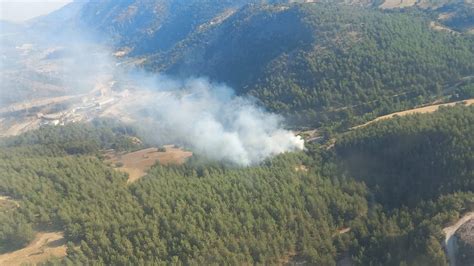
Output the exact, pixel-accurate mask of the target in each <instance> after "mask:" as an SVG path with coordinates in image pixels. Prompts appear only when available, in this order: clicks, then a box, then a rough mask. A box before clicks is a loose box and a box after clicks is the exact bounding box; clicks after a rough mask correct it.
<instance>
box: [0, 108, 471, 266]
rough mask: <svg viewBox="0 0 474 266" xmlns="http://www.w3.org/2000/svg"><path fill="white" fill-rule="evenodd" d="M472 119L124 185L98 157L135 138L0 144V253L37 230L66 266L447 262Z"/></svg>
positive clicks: (196, 160)
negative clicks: (58, 248)
mask: <svg viewBox="0 0 474 266" xmlns="http://www.w3.org/2000/svg"><path fill="white" fill-rule="evenodd" d="M473 117H474V107H464V106H456V107H452V108H445V109H442V110H441V111H438V112H436V113H433V114H425V115H415V116H408V117H401V118H395V119H392V120H388V121H381V122H377V123H374V124H371V125H369V126H367V127H365V128H360V129H357V130H354V131H352V132H349V133H346V134H343V135H342V136H341V137H338V139H337V142H336V146H335V148H334V149H330V150H326V149H325V148H323V146H320V145H319V144H311V145H309V146H308V150H307V151H306V152H299V153H290V154H284V155H280V156H277V157H275V158H273V159H269V160H267V161H265V162H264V163H262V164H260V165H257V166H253V167H248V168H236V167H229V166H226V165H222V164H220V163H215V162H210V161H208V160H206V159H205V158H202V157H200V156H198V155H197V156H195V157H193V159H191V160H190V161H188V162H187V163H186V164H184V165H182V166H160V165H156V166H155V167H153V168H152V169H151V170H150V172H149V173H148V175H147V176H145V177H144V178H142V179H141V180H140V181H137V182H136V183H133V184H130V185H127V183H126V180H127V178H126V176H124V174H121V173H119V172H116V171H115V170H114V169H112V168H110V167H109V166H107V165H106V164H105V163H104V162H103V161H102V155H101V152H100V150H102V149H108V148H111V147H114V148H115V149H119V150H120V149H122V150H133V149H136V148H139V147H138V146H136V144H133V143H132V142H131V141H129V140H130V139H131V138H130V137H131V136H136V131H135V130H133V128H130V127H128V126H124V125H120V124H117V123H113V122H112V121H103V120H99V121H95V122H94V123H93V124H90V125H87V124H86V125H80V124H78V125H70V126H65V127H45V128H42V129H40V130H38V131H33V132H30V133H27V134H24V135H21V136H19V137H15V138H11V139H4V140H3V141H2V146H1V148H0V153H1V154H0V167H1V169H2V173H3V175H2V178H0V195H2V196H10V197H11V198H12V199H13V200H15V201H16V202H18V203H19V207H18V208H13V209H11V208H10V209H9V211H8V212H0V219H1V226H0V248H1V252H6V251H8V250H14V249H17V248H21V247H22V246H24V245H26V244H27V243H28V242H29V241H31V239H32V237H33V234H34V232H35V231H36V230H45V229H47V230H61V231H64V233H65V238H66V240H67V241H68V255H67V257H66V258H64V259H63V260H58V261H56V262H60V261H61V262H62V263H65V262H72V263H76V264H77V263H80V264H87V263H93V262H94V263H104V264H114V265H125V264H128V263H132V264H142V263H145V262H148V263H150V262H153V263H184V264H194V263H197V264H209V263H211V264H212V263H216V264H242V263H247V264H260V263H262V264H277V263H285V262H299V263H308V264H317V265H335V263H336V261H338V260H339V259H340V258H342V257H344V256H345V257H347V256H349V258H351V260H352V261H353V262H354V263H356V264H357V265H369V264H372V265H399V264H400V263H406V264H407V265H445V264H446V257H445V255H444V252H443V249H442V246H441V242H442V239H443V237H442V235H441V228H442V227H443V226H444V225H445V224H446V223H449V222H450V221H453V220H454V219H456V218H457V217H458V216H459V215H460V214H461V213H463V212H466V211H468V210H470V208H471V207H472V206H473V203H474V195H473V194H472V192H471V191H472V190H471V189H472V188H471V186H472V184H471V182H470V180H471V179H472V173H473V171H472V166H473V165H474V164H473V157H472V155H473V153H472V147H473V145H472V143H471V142H472V139H474V138H473V137H472V132H473V131H472V128H471V127H472V122H473V121H472V119H473ZM395 148H396V149H395ZM366 184H367V186H366ZM0 210H1V209H0Z"/></svg>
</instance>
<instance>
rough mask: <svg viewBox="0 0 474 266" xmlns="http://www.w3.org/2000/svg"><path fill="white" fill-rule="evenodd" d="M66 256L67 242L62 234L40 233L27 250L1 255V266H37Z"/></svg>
mask: <svg viewBox="0 0 474 266" xmlns="http://www.w3.org/2000/svg"><path fill="white" fill-rule="evenodd" d="M65 256H66V240H65V239H64V236H63V233H62V232H38V233H37V234H36V237H35V239H34V240H33V241H32V242H31V243H30V244H29V245H28V246H26V247H25V248H22V249H19V250H16V251H13V252H9V253H5V254H2V255H0V265H11V266H15V265H25V264H27V265H30V264H31V265H36V264H38V263H40V262H45V261H47V260H48V259H51V258H62V257H65Z"/></svg>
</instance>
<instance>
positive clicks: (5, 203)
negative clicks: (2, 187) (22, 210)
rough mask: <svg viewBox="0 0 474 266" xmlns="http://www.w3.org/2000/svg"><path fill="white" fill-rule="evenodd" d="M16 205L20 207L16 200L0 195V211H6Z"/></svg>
mask: <svg viewBox="0 0 474 266" xmlns="http://www.w3.org/2000/svg"><path fill="white" fill-rule="evenodd" d="M18 207H20V204H19V203H18V202H17V201H15V200H12V199H11V198H10V197H6V196H0V212H8V211H10V210H12V209H15V208H18Z"/></svg>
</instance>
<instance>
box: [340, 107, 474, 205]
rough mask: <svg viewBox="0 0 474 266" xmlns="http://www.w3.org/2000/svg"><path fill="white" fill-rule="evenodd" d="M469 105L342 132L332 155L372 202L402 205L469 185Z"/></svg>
mask: <svg viewBox="0 0 474 266" xmlns="http://www.w3.org/2000/svg"><path fill="white" fill-rule="evenodd" d="M473 147H474V106H468V107H465V106H462V105H460V106H456V107H452V108H442V109H441V110H439V111H438V112H436V113H432V114H417V115H410V116H406V117H395V118H393V119H390V120H386V121H381V122H379V123H375V124H374V125H371V126H368V127H365V128H361V129H358V130H354V131H352V132H350V133H348V134H344V135H343V136H342V137H341V139H340V140H339V141H338V142H337V143H336V147H335V148H336V151H337V154H338V155H339V156H340V157H342V160H343V162H344V165H345V166H346V167H347V168H348V169H349V171H350V172H351V173H352V175H353V176H355V177H356V178H359V179H360V180H363V181H364V182H366V183H367V184H368V185H369V186H370V187H372V188H373V192H374V193H375V195H376V197H377V201H379V202H382V203H384V204H386V205H388V206H401V205H408V206H410V205H411V204H414V203H417V202H418V201H420V200H423V199H425V200H429V199H434V198H436V197H438V196H439V195H440V194H446V193H453V192H456V191H472V190H473V189H474V152H473V150H472V149H473Z"/></svg>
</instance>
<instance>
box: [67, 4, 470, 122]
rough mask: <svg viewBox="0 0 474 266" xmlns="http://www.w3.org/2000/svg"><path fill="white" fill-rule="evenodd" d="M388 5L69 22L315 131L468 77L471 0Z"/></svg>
mask: <svg viewBox="0 0 474 266" xmlns="http://www.w3.org/2000/svg"><path fill="white" fill-rule="evenodd" d="M300 2H310V1H300ZM321 2H324V1H321ZM388 2H390V1H386V3H381V1H370V2H369V1H367V2H364V1H350V2H347V1H340V3H339V4H337V5H335V4H334V3H332V4H323V3H303V4H300V5H298V4H296V5H288V4H287V1H187V2H186V4H183V3H182V2H180V1H159V2H156V1H119V2H116V1H100V2H97V1H94V2H90V3H86V4H85V5H84V7H83V8H81V9H80V11H79V12H78V14H76V16H77V18H78V20H79V21H80V22H81V23H84V24H85V25H87V27H89V28H91V29H94V30H96V31H98V32H99V33H100V34H102V35H103V36H106V40H107V41H108V42H111V43H112V44H113V45H114V46H115V47H116V51H118V55H120V56H123V55H127V56H128V57H129V58H139V59H140V60H139V61H138V62H140V64H142V65H144V67H145V68H146V69H148V70H151V71H153V72H160V73H166V74H169V75H172V76H178V77H180V78H186V77H189V76H205V77H209V78H210V79H211V80H214V81H217V82H223V83H226V84H228V85H230V86H231V87H233V88H234V89H235V91H236V92H237V93H238V94H247V95H252V96H254V97H256V98H257V99H258V100H259V101H260V102H262V103H263V104H264V105H265V106H266V107H267V108H269V109H270V110H271V111H275V112H279V113H282V114H284V115H285V116H287V117H288V118H290V119H289V120H291V121H292V124H293V125H302V124H305V125H307V124H312V125H317V126H320V125H322V124H324V123H327V122H328V121H330V120H333V119H334V118H337V119H345V118H348V117H349V118H350V119H349V120H353V119H352V117H353V116H363V115H365V114H367V117H368V118H373V117H374V116H376V115H380V114H386V113H388V112H392V111H398V110H402V109H403V108H407V107H413V106H417V105H421V104H426V103H429V102H432V101H435V100H439V99H441V98H446V97H447V98H449V97H451V96H452V95H453V93H452V90H451V89H450V88H451V87H452V85H453V84H457V83H459V82H460V81H461V80H462V79H463V78H465V77H469V76H471V75H472V73H473V72H474V71H473V69H474V67H473V63H472V62H473V61H474V51H473V47H474V45H473V37H472V35H471V34H469V31H470V30H471V28H472V26H473V21H472V12H471V11H472V10H473V9H472V8H473V4H472V2H470V1H419V2H416V1H413V2H410V3H412V4H413V5H406V7H408V8H404V9H399V8H397V6H396V5H393V6H390V8H388V7H387V5H388ZM402 2H404V1H402ZM407 2H408V1H407ZM382 7H387V8H382ZM269 40H272V45H268V41H269ZM400 51H403V53H400ZM380 62H384V63H383V64H381V63H380ZM341 66H344V67H341ZM336 69H337V72H335V70H336ZM354 73H358V75H357V76H355V75H354ZM369 76H370V78H369ZM356 120H357V119H356ZM352 123H354V122H352Z"/></svg>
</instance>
